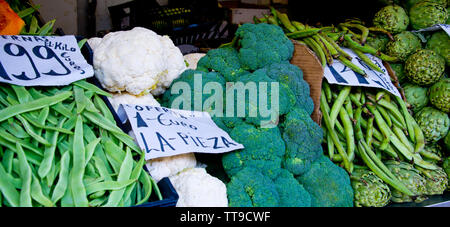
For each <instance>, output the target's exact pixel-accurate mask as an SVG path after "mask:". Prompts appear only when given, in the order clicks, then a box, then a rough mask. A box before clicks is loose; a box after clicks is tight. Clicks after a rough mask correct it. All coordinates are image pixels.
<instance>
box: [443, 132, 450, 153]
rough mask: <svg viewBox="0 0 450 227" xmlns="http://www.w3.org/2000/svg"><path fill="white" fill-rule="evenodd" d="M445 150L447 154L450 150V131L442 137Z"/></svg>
mask: <svg viewBox="0 0 450 227" xmlns="http://www.w3.org/2000/svg"><path fill="white" fill-rule="evenodd" d="M444 145H445V151H446V152H447V153H448V154H449V152H450V132H449V133H447V136H446V137H445V138H444Z"/></svg>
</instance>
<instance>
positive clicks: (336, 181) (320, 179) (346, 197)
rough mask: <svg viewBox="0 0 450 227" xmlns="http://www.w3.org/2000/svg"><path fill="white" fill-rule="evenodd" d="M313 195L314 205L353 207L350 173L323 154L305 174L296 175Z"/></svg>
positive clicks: (312, 201) (312, 203)
mask: <svg viewBox="0 0 450 227" xmlns="http://www.w3.org/2000/svg"><path fill="white" fill-rule="evenodd" d="M296 178H297V180H298V181H299V182H300V184H302V185H303V187H304V188H305V189H306V191H308V192H309V194H310V195H311V205H312V206H313V207H352V206H353V189H352V187H351V184H350V177H349V175H348V173H347V172H346V171H345V170H344V169H342V168H340V167H338V166H337V165H335V164H334V163H333V162H331V161H330V159H329V158H327V157H325V156H324V155H322V156H321V157H320V158H318V159H317V160H316V161H315V162H314V163H313V164H312V166H311V169H310V170H309V171H308V172H306V173H305V174H303V175H301V176H298V177H296Z"/></svg>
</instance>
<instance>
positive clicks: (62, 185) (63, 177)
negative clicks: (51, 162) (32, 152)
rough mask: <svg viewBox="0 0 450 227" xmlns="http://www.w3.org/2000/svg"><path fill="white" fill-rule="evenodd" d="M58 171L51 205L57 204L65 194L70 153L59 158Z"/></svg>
mask: <svg viewBox="0 0 450 227" xmlns="http://www.w3.org/2000/svg"><path fill="white" fill-rule="evenodd" d="M60 166H61V167H60V171H59V177H58V178H59V179H58V183H56V186H55V189H54V190H53V194H52V201H53V203H57V202H58V201H59V200H60V199H61V198H62V197H63V196H64V194H65V193H66V191H67V188H68V184H69V170H70V153H69V152H68V151H67V152H65V153H64V154H63V156H62V157H61V162H60Z"/></svg>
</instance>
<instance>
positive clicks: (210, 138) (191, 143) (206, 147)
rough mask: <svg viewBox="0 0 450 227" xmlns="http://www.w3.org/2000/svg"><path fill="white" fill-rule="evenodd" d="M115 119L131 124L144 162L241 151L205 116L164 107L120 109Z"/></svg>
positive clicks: (125, 106) (241, 146)
mask: <svg viewBox="0 0 450 227" xmlns="http://www.w3.org/2000/svg"><path fill="white" fill-rule="evenodd" d="M118 115H119V118H120V120H121V121H122V122H123V123H124V122H126V121H128V122H129V123H130V124H131V128H132V130H133V134H134V136H135V138H136V141H137V142H138V144H139V146H140V147H141V148H142V149H143V150H145V151H146V154H145V159H146V160H150V159H155V158H161V157H169V156H175V155H180V154H187V153H208V154H219V153H226V152H230V151H233V150H239V149H243V148H244V146H243V145H242V144H239V143H237V142H236V141H234V140H233V139H232V138H231V137H230V136H229V135H228V133H226V132H225V131H223V130H222V129H220V128H219V127H217V125H216V124H215V123H214V121H213V120H212V119H211V116H210V115H209V114H208V113H205V112H197V111H185V110H174V109H168V108H164V107H154V106H141V105H121V106H120V107H119V111H118Z"/></svg>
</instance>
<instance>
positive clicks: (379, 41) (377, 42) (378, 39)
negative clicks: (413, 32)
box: [366, 35, 389, 52]
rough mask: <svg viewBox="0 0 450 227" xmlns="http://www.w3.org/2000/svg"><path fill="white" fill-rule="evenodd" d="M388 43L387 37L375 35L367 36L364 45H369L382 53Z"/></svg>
mask: <svg viewBox="0 0 450 227" xmlns="http://www.w3.org/2000/svg"><path fill="white" fill-rule="evenodd" d="M388 42H389V37H388V36H387V35H377V36H374V37H373V36H369V37H368V38H367V42H366V45H369V46H371V47H373V48H375V49H377V50H378V51H381V52H384V51H385V50H386V45H387V43H388Z"/></svg>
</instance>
